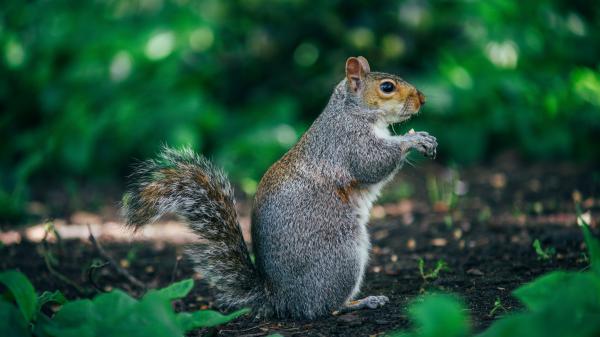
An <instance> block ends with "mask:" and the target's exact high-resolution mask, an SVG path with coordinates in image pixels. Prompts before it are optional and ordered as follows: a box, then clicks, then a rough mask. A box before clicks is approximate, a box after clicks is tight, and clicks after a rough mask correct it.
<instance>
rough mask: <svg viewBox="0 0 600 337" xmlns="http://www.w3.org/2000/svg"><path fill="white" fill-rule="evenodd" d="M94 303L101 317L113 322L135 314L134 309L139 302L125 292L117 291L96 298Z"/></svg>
mask: <svg viewBox="0 0 600 337" xmlns="http://www.w3.org/2000/svg"><path fill="white" fill-rule="evenodd" d="M93 303H94V307H95V309H96V311H97V312H98V315H99V316H100V317H103V318H104V320H112V319H116V318H118V317H120V316H122V315H126V314H128V313H134V311H133V310H132V309H133V308H134V307H135V305H136V304H137V303H138V302H137V301H136V300H135V299H134V298H132V297H131V296H129V295H128V294H127V293H125V292H124V291H122V290H120V289H115V290H113V291H111V292H110V293H106V294H101V295H98V296H96V297H95V298H94V301H93Z"/></svg>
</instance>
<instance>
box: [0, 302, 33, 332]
mask: <svg viewBox="0 0 600 337" xmlns="http://www.w3.org/2000/svg"><path fill="white" fill-rule="evenodd" d="M0 334H1V335H2V336H3V337H25V336H31V332H30V331H29V328H28V326H27V322H25V320H24V319H23V315H22V314H21V313H20V312H19V310H18V309H17V308H16V307H15V306H14V305H13V304H12V303H9V302H6V301H4V300H1V299H0Z"/></svg>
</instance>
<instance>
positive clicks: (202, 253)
mask: <svg viewBox="0 0 600 337" xmlns="http://www.w3.org/2000/svg"><path fill="white" fill-rule="evenodd" d="M424 103H425V96H424V95H423V94H422V93H421V92H420V91H418V90H417V89H416V88H415V87H414V86H413V85H411V84H409V83H407V82H406V81H404V80H403V79H401V78H400V77H398V76H396V75H392V74H386V73H381V72H371V71H370V67H369V63H368V62H367V60H366V59H365V58H364V57H362V56H359V57H350V58H349V59H348V60H347V61H346V77H345V79H343V80H342V81H341V82H339V84H338V85H337V86H336V87H335V90H334V92H333V94H332V95H331V98H330V100H329V103H328V104H327V106H326V107H325V109H324V111H323V112H322V113H321V114H320V115H319V116H318V117H317V118H316V120H315V121H314V123H313V124H312V126H310V128H309V129H308V130H307V131H306V132H305V133H304V135H303V136H302V137H301V139H300V140H299V141H298V143H297V144H295V145H294V146H293V147H292V148H291V149H290V150H289V151H288V152H287V153H286V154H285V155H284V156H283V157H282V158H281V159H279V161H277V162H276V163H275V164H273V166H271V167H270V168H269V169H268V171H267V172H266V174H265V175H264V176H263V178H262V180H261V181H260V183H259V185H258V189H257V193H256V195H255V199H254V204H253V211H252V225H251V233H252V245H253V252H254V254H255V261H252V259H251V257H250V253H249V251H248V248H247V246H246V244H245V242H244V239H243V237H242V231H241V229H240V226H239V223H238V217H237V214H236V209H235V200H234V195H233V190H232V187H231V185H230V183H229V181H228V179H227V178H226V175H225V174H224V173H223V171H221V169H219V168H217V167H215V166H214V165H213V164H212V163H211V162H209V161H208V160H207V159H205V158H204V157H202V156H199V155H197V154H195V153H194V152H193V151H192V150H190V149H186V148H184V149H181V150H175V149H171V148H168V147H164V148H163V150H162V152H161V153H160V154H159V156H158V158H157V159H153V160H147V161H144V162H142V163H140V164H138V166H137V167H136V169H135V171H134V173H133V174H132V182H131V184H130V186H129V189H128V191H127V192H126V193H125V195H124V197H123V212H124V217H125V218H126V223H127V225H129V226H133V227H134V228H138V227H139V226H142V225H144V224H146V223H151V222H153V221H156V220H157V219H158V218H160V217H161V216H162V215H163V214H165V213H175V214H176V215H178V216H180V217H182V218H183V219H184V220H185V221H186V222H187V224H188V225H189V227H190V228H191V229H192V230H193V231H194V232H195V233H196V234H197V235H199V236H200V237H201V238H202V239H203V242H202V243H200V244H198V245H196V246H193V247H191V248H189V249H188V251H187V253H188V255H189V257H190V258H191V260H192V261H193V263H194V268H195V270H196V271H198V272H200V274H201V275H202V276H203V277H204V278H205V279H206V280H207V281H208V282H209V284H210V285H211V286H212V287H213V288H215V290H216V299H217V303H218V304H219V305H220V307H221V308H224V309H232V308H239V307H250V308H251V309H253V313H254V314H255V315H257V316H261V317H272V316H275V317H279V318H292V319H315V318H318V317H322V316H325V315H329V314H332V313H335V312H348V311H352V310H358V309H363V308H371V309H374V308H378V307H380V306H383V305H384V304H385V303H387V302H388V301H389V299H388V298H387V297H386V296H368V297H365V298H363V299H359V300H354V298H355V296H356V295H357V294H358V293H359V290H360V287H361V283H362V281H363V277H364V274H365V269H366V266H367V263H368V260H369V251H370V240H369V235H368V232H367V227H366V225H367V222H368V219H369V213H370V209H371V206H372V203H373V202H374V200H375V199H376V198H377V196H378V193H379V191H380V190H381V188H382V187H383V185H385V184H386V183H387V182H388V181H390V179H391V178H392V177H393V176H394V175H395V173H396V172H397V171H398V170H399V169H400V168H401V167H402V164H403V162H404V161H405V159H406V156H407V154H408V153H409V152H410V150H412V149H414V150H417V151H419V152H421V153H423V154H425V155H426V156H428V157H432V158H433V157H435V154H436V147H437V141H436V139H435V137H433V136H431V135H429V134H428V133H427V132H414V131H412V130H411V132H409V133H406V134H404V135H402V136H395V135H391V133H390V132H389V130H388V125H389V124H391V123H397V122H401V121H404V120H407V119H409V118H411V116H413V115H415V114H417V113H418V112H419V110H420V108H421V106H422V105H423V104H424Z"/></svg>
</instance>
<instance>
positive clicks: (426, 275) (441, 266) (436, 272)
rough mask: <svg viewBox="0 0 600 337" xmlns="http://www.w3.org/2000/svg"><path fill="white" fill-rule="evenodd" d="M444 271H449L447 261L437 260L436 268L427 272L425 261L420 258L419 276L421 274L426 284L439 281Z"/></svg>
mask: <svg viewBox="0 0 600 337" xmlns="http://www.w3.org/2000/svg"><path fill="white" fill-rule="evenodd" d="M443 270H448V264H447V263H446V261H444V260H437V262H436V264H435V268H433V269H431V270H430V271H426V270H425V260H423V259H422V258H419V274H421V278H422V279H423V281H424V282H428V281H431V280H435V279H437V278H438V277H439V276H440V272H441V271H443Z"/></svg>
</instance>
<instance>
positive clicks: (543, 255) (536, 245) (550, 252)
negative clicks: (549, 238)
mask: <svg viewBox="0 0 600 337" xmlns="http://www.w3.org/2000/svg"><path fill="white" fill-rule="evenodd" d="M532 246H533V249H535V253H536V254H537V258H538V260H550V258H552V256H554V254H556V249H555V248H554V247H546V249H544V248H542V244H541V243H540V240H538V239H535V240H534V241H533V244H532Z"/></svg>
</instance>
